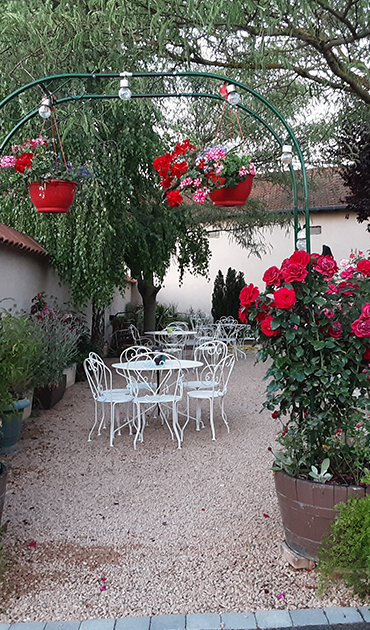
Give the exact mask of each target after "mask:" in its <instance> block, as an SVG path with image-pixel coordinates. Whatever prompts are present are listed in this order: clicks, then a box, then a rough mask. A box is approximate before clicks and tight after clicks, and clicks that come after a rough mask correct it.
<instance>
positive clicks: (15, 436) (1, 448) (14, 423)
mask: <svg viewBox="0 0 370 630" xmlns="http://www.w3.org/2000/svg"><path fill="white" fill-rule="evenodd" d="M30 406H31V403H30V401H29V400H28V398H24V399H23V400H18V401H17V402H16V403H15V404H14V407H15V411H14V409H12V407H9V408H8V409H6V410H2V411H0V417H1V421H2V426H1V429H0V430H1V433H2V437H1V441H0V453H12V452H13V451H15V450H17V442H18V440H19V436H20V434H21V429H22V422H23V410H24V409H26V408H27V407H30Z"/></svg>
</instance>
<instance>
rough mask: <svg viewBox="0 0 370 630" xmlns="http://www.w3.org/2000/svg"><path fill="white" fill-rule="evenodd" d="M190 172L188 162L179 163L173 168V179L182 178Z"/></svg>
mask: <svg viewBox="0 0 370 630" xmlns="http://www.w3.org/2000/svg"><path fill="white" fill-rule="evenodd" d="M187 170H188V164H187V162H177V163H175V164H173V165H172V166H171V175H173V177H181V175H184V174H185V173H186V171H187Z"/></svg>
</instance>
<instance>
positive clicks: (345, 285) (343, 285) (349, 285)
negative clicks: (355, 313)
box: [329, 282, 360, 295]
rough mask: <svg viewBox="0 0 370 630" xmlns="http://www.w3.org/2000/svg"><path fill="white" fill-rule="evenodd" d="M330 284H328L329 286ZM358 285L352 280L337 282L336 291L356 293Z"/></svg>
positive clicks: (348, 293)
mask: <svg viewBox="0 0 370 630" xmlns="http://www.w3.org/2000/svg"><path fill="white" fill-rule="evenodd" d="M330 286H332V285H330V284H329V287H330ZM359 289H360V287H359V285H358V284H355V283H354V282H340V283H339V284H338V287H337V290H336V293H339V294H340V295H356V290H359Z"/></svg>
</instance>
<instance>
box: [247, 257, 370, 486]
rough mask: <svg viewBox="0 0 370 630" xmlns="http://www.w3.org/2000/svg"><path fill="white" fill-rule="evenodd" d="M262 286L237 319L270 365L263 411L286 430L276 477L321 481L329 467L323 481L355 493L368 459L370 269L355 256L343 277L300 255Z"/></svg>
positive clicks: (323, 261)
mask: <svg viewBox="0 0 370 630" xmlns="http://www.w3.org/2000/svg"><path fill="white" fill-rule="evenodd" d="M263 280H264V281H265V282H266V290H265V291H264V292H262V293H260V292H259V290H258V288H257V287H255V286H254V285H253V284H249V285H248V286H246V287H244V288H243V289H242V291H241V293H240V303H241V307H240V312H239V315H240V318H241V321H242V322H244V323H247V322H249V323H250V324H251V326H252V329H253V334H254V336H255V337H256V339H257V340H258V343H259V344H260V348H261V349H260V352H259V355H258V358H259V359H260V360H262V361H266V360H267V359H269V360H270V361H271V364H270V366H269V367H268V369H267V373H266V380H268V385H267V389H266V394H267V395H266V401H265V402H264V407H265V408H267V409H269V410H270V411H271V412H272V416H273V418H275V419H276V418H279V419H280V420H281V422H282V431H281V432H280V433H279V435H278V437H277V442H278V444H279V446H280V449H279V451H278V452H277V453H275V465H274V468H275V469H276V470H278V469H282V470H285V471H286V472H287V473H289V474H292V475H294V476H297V477H298V476H301V477H304V478H306V479H307V478H309V477H313V476H314V478H316V479H317V477H316V473H315V471H317V476H318V477H319V478H320V477H321V476H322V475H321V473H319V472H318V469H319V466H320V465H321V463H322V462H323V461H326V460H327V458H329V460H330V466H329V467H328V466H326V464H325V466H324V468H322V469H321V470H322V472H323V475H324V478H325V474H328V475H332V478H331V482H334V483H350V484H358V483H359V482H360V479H361V477H362V476H363V474H364V470H365V468H366V465H367V463H368V461H369V457H370V418H369V414H368V411H369V409H370V400H369V396H368V392H369V374H370V373H369V372H368V370H369V362H370V260H368V259H366V258H365V257H364V256H363V255H362V254H360V255H357V256H356V255H354V254H351V256H350V257H349V259H348V260H346V261H342V264H341V270H340V268H339V267H338V265H337V263H336V262H335V260H334V259H333V258H332V257H331V256H320V255H319V254H312V255H310V254H307V253H306V252H303V251H296V252H295V253H294V254H293V255H292V256H291V257H290V258H288V259H286V260H285V261H284V262H283V264H282V265H281V268H280V269H279V268H278V267H271V268H270V269H268V270H267V271H266V272H265V274H264V276H263ZM313 467H314V468H313ZM328 469H329V470H328ZM312 473H314V475H313V474H312ZM324 478H323V479H320V480H324ZM326 480H329V477H326Z"/></svg>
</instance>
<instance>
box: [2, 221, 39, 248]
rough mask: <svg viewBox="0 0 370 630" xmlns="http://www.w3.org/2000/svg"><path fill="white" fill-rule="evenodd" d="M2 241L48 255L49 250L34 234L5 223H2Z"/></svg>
mask: <svg viewBox="0 0 370 630" xmlns="http://www.w3.org/2000/svg"><path fill="white" fill-rule="evenodd" d="M1 243H4V244H5V245H10V246H11V247H17V248H19V249H21V250H23V251H27V252H30V253H32V254H38V255H39V256H48V253H47V251H46V250H45V249H44V248H43V247H41V245H39V244H38V243H37V242H36V241H35V239H33V238H32V236H28V235H27V234H23V233H22V232H18V231H17V230H14V229H13V228H10V227H8V226H7V225H4V224H3V223H0V244H1Z"/></svg>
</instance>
